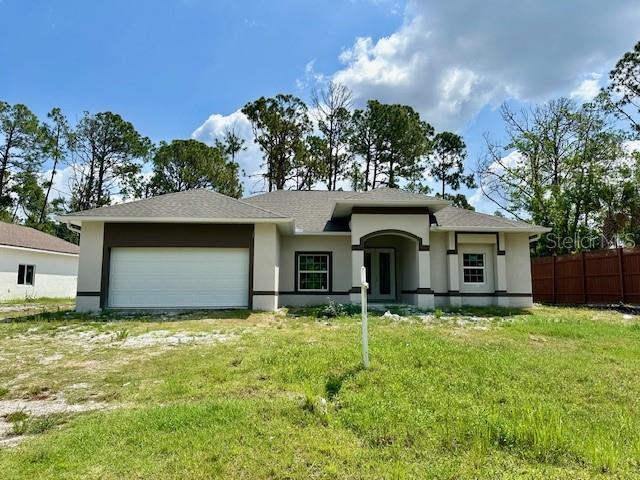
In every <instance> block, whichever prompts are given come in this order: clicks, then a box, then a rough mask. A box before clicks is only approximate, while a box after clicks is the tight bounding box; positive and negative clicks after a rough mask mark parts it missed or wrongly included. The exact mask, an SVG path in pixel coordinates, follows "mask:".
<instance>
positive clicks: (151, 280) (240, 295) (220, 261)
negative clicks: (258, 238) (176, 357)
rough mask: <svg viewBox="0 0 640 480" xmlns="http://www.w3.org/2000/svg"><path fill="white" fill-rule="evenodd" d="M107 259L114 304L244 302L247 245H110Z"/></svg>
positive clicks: (222, 304) (218, 304)
mask: <svg viewBox="0 0 640 480" xmlns="http://www.w3.org/2000/svg"><path fill="white" fill-rule="evenodd" d="M110 263H111V269H110V279H109V306H110V307H113V308H154V307H155V308H163V307H203V308H204V307H214V308H215V307H217V308H222V307H246V306H247V305H248V285H249V251H248V249H231V248H113V249H112V251H111V259H110Z"/></svg>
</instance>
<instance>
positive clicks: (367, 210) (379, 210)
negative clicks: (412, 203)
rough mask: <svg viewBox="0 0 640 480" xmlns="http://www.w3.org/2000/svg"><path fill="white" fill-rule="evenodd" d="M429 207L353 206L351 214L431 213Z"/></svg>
mask: <svg viewBox="0 0 640 480" xmlns="http://www.w3.org/2000/svg"><path fill="white" fill-rule="evenodd" d="M429 213H430V211H429V209H428V208H427V207H353V208H352V209H351V214H352V215H353V214H359V215H374V214H375V215H380V214H382V215H429Z"/></svg>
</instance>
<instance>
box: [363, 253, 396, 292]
mask: <svg viewBox="0 0 640 480" xmlns="http://www.w3.org/2000/svg"><path fill="white" fill-rule="evenodd" d="M364 266H365V267H366V268H367V283H369V300H370V301H372V302H376V301H388V300H395V299H396V258H395V250H394V249H393V248H366V249H365V251H364Z"/></svg>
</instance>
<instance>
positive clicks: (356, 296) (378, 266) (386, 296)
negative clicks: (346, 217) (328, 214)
mask: <svg viewBox="0 0 640 480" xmlns="http://www.w3.org/2000/svg"><path fill="white" fill-rule="evenodd" d="M351 262H352V288H351V291H350V299H351V302H352V303H360V270H361V267H362V266H364V267H366V269H367V283H368V284H369V290H368V301H369V303H371V304H393V303H402V304H409V305H415V306H417V307H419V308H423V309H430V308H433V307H434V295H433V290H432V289H431V273H430V268H429V267H430V266H429V263H430V252H429V246H428V245H425V244H424V241H423V240H422V239H421V238H420V237H417V236H415V235H413V234H411V233H409V232H404V231H378V232H373V233H371V234H368V235H366V236H363V237H362V238H361V241H360V243H359V244H358V245H352V247H351Z"/></svg>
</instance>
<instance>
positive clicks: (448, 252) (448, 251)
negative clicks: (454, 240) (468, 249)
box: [447, 249, 458, 255]
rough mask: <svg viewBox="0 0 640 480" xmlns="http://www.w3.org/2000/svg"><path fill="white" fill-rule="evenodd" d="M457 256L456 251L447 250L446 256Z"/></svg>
mask: <svg viewBox="0 0 640 480" xmlns="http://www.w3.org/2000/svg"><path fill="white" fill-rule="evenodd" d="M457 254H458V250H457V249H456V250H447V255H457Z"/></svg>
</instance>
